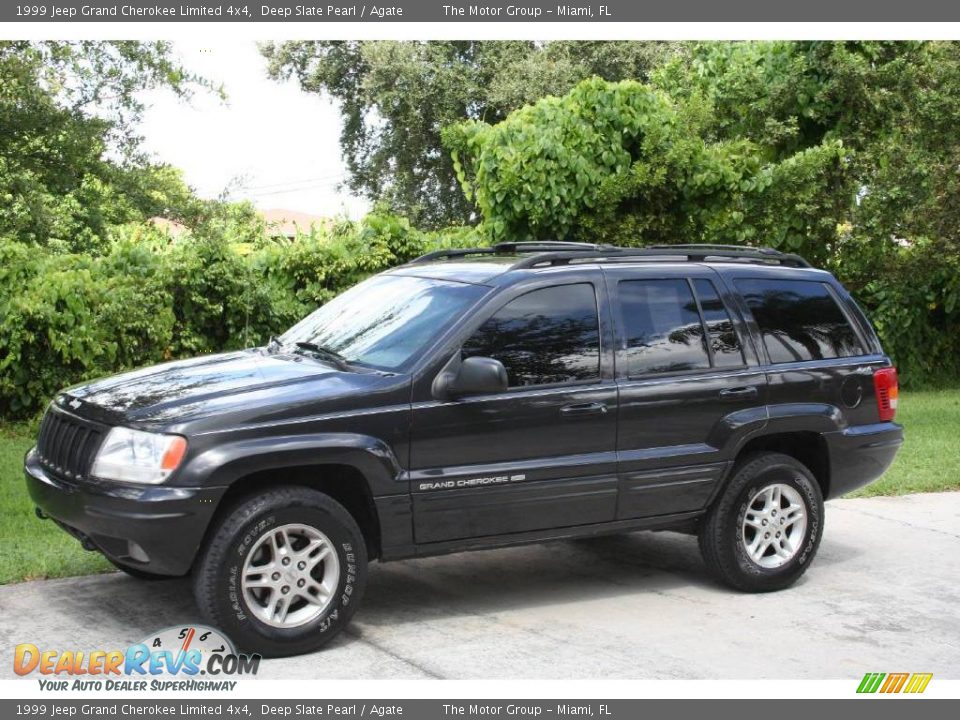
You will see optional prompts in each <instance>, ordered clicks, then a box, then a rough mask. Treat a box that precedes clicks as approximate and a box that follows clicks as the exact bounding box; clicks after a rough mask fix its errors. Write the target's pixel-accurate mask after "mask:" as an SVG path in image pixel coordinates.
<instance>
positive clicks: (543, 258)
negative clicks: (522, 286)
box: [511, 245, 812, 270]
mask: <svg viewBox="0 0 960 720" xmlns="http://www.w3.org/2000/svg"><path fill="white" fill-rule="evenodd" d="M676 257H681V258H683V259H684V260H685V261H687V262H705V261H706V260H707V259H708V258H710V259H715V260H717V261H720V262H724V261H727V262H729V261H734V262H736V261H745V262H751V261H752V262H757V263H762V264H777V265H783V266H785V267H798V268H809V267H812V265H810V263H808V262H807V261H806V260H805V259H804V258H802V257H800V256H799V255H795V254H793V253H784V252H780V251H779V250H774V249H773V248H768V247H763V248H754V247H745V246H742V245H649V246H647V247H639V248H629V247H615V246H611V245H606V246H602V247H601V248H599V249H598V250H596V251H594V252H589V253H584V252H578V253H566V252H548V253H541V254H539V255H531V256H530V257H525V258H523V259H522V260H519V261H518V262H516V263H514V264H513V266H511V269H512V270H522V269H524V268H533V267H538V266H541V265H564V264H568V263H569V262H570V261H572V260H587V259H590V260H609V261H626V260H632V259H649V260H655V259H657V258H676Z"/></svg>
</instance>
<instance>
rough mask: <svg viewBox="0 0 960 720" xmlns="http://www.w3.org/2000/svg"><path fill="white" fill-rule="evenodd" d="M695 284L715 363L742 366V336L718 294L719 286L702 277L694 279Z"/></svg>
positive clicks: (718, 365)
mask: <svg viewBox="0 0 960 720" xmlns="http://www.w3.org/2000/svg"><path fill="white" fill-rule="evenodd" d="M693 286H694V288H696V291H697V299H698V300H699V301H700V310H702V311H703V322H704V324H705V325H706V326H707V335H708V337H709V339H710V351H711V353H712V354H713V364H714V365H715V366H716V367H724V368H726V367H740V366H741V365H743V364H744V362H743V350H742V349H741V347H740V338H739V337H737V331H736V330H735V329H734V327H733V321H732V320H731V319H730V313H728V312H727V308H726V307H724V305H723V301H722V300H721V299H720V295H719V294H717V288H716V287H715V286H714V284H713V283H712V282H710V281H709V280H702V279H697V280H694V281H693Z"/></svg>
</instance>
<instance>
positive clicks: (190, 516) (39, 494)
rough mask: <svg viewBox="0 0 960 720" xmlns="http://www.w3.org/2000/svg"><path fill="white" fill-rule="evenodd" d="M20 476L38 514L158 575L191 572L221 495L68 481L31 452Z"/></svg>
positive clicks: (110, 554) (109, 554)
mask: <svg viewBox="0 0 960 720" xmlns="http://www.w3.org/2000/svg"><path fill="white" fill-rule="evenodd" d="M24 474H25V475H26V481H27V490H28V491H29V493H30V497H31V499H32V500H33V502H34V503H35V504H36V506H37V508H38V509H39V510H40V511H41V512H42V514H43V515H45V516H48V517H50V518H52V519H53V520H55V521H56V522H57V523H58V524H59V525H61V526H62V527H63V528H64V529H65V530H67V531H68V532H69V533H71V534H72V535H74V536H76V537H77V538H78V539H80V540H81V541H83V542H85V544H86V545H88V546H90V545H92V546H94V547H95V548H96V549H97V550H99V551H100V552H102V553H103V554H104V555H106V556H107V557H109V558H111V559H113V560H115V561H117V562H119V563H121V564H124V565H129V566H131V567H135V568H138V569H140V570H144V571H146V572H151V573H156V574H157V575H184V574H186V573H187V572H189V571H190V567H191V565H192V564H193V560H194V557H196V554H197V550H198V549H199V547H200V543H201V542H202V540H203V536H204V534H205V533H206V530H207V527H208V526H209V524H210V520H211V519H212V517H213V513H214V511H215V510H216V508H217V505H218V503H219V502H220V499H221V497H222V496H223V493H224V491H225V488H182V487H166V486H163V485H144V486H135V485H126V484H120V483H102V482H89V481H68V480H65V479H62V478H59V477H55V476H53V475H52V474H50V473H49V472H48V471H47V470H45V469H44V468H43V467H42V466H41V465H40V462H39V460H38V459H37V458H36V453H35V452H34V451H33V450H31V451H30V452H29V453H27V456H26V458H25V460H24Z"/></svg>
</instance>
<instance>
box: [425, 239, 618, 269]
mask: <svg viewBox="0 0 960 720" xmlns="http://www.w3.org/2000/svg"><path fill="white" fill-rule="evenodd" d="M616 249H617V248H616V246H614V245H597V244H594V243H579V242H559V241H556V240H540V241H535V242H502V243H497V244H496V245H492V246H491V247H476V248H450V249H448V250H435V251H433V252H429V253H427V254H426V255H421V256H420V257H418V258H416V259H414V260H411V261H410V262H409V263H408V264H409V265H416V264H418V263H423V262H431V261H433V260H449V259H452V258H461V257H466V256H468V255H513V254H515V253H536V252H539V253H548V252H559V251H564V252H598V251H601V250H602V251H605V252H606V251H610V250H616Z"/></svg>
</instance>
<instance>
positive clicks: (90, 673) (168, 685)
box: [13, 625, 260, 692]
mask: <svg viewBox="0 0 960 720" xmlns="http://www.w3.org/2000/svg"><path fill="white" fill-rule="evenodd" d="M259 667H260V656H259V655H246V654H240V653H237V651H236V650H235V649H234V646H233V643H232V642H230V640H229V639H228V638H227V637H226V636H224V635H223V634H222V633H221V632H220V631H219V630H216V629H214V628H211V627H206V626H203V625H188V626H183V627H170V628H166V629H164V630H161V631H159V632H156V633H151V634H150V635H148V636H147V637H146V638H144V639H143V640H141V641H140V642H139V643H134V644H133V645H130V646H129V647H127V648H126V649H123V650H100V649H94V650H89V651H86V650H77V649H66V650H57V649H46V648H43V649H41V648H39V647H37V646H36V645H35V644H33V643H20V644H19V645H17V646H16V648H15V649H14V654H13V670H14V672H15V673H16V674H17V675H20V676H24V677H26V676H32V675H40V676H43V677H38V678H37V679H38V681H39V683H40V689H41V690H107V691H118V692H124V691H134V692H141V691H145V690H178V691H189V690H198V691H211V690H227V691H229V690H233V689H234V688H235V687H236V684H237V681H236V680H230V679H227V678H230V677H236V676H239V675H245V676H253V675H256V673H257V670H258V669H259Z"/></svg>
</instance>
